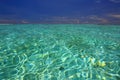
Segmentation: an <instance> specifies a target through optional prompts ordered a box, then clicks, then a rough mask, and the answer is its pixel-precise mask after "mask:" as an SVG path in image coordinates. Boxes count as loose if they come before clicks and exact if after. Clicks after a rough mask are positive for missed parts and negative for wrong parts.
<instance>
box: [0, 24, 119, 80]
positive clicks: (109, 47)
mask: <svg viewBox="0 0 120 80" xmlns="http://www.w3.org/2000/svg"><path fill="white" fill-rule="evenodd" d="M0 80H120V26H119V25H90V24H87V25H85V24H82V25H77V24H54V25H49V24H48V25H47V24H44V25H43V24H23V25H0Z"/></svg>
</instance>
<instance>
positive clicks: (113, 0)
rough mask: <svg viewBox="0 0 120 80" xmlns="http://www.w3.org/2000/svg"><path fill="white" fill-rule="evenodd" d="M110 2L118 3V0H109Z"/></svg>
mask: <svg viewBox="0 0 120 80" xmlns="http://www.w3.org/2000/svg"><path fill="white" fill-rule="evenodd" d="M109 1H111V2H114V3H120V0H109Z"/></svg>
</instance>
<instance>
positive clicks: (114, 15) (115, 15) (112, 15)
mask: <svg viewBox="0 0 120 80" xmlns="http://www.w3.org/2000/svg"><path fill="white" fill-rule="evenodd" d="M108 16H109V17H113V18H118V19H120V14H110V15H108Z"/></svg>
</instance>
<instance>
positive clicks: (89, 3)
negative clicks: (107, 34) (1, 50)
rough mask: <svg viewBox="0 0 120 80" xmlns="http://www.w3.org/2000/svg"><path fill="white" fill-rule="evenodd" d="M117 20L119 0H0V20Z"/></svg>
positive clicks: (78, 21) (0, 21)
mask: <svg viewBox="0 0 120 80" xmlns="http://www.w3.org/2000/svg"><path fill="white" fill-rule="evenodd" d="M40 22H56V23H57V22H66V23H69V22H73V23H74V22H75V23H98V24H120V0H1V1H0V23H40Z"/></svg>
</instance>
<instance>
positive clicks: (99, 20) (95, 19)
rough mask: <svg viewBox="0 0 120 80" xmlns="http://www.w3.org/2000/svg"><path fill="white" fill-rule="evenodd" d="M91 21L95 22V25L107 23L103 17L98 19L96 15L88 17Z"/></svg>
mask: <svg viewBox="0 0 120 80" xmlns="http://www.w3.org/2000/svg"><path fill="white" fill-rule="evenodd" d="M88 18H89V19H90V20H91V21H95V22H97V23H103V24H104V23H109V20H108V19H106V18H103V17H99V16H96V15H91V16H89V17H88Z"/></svg>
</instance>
